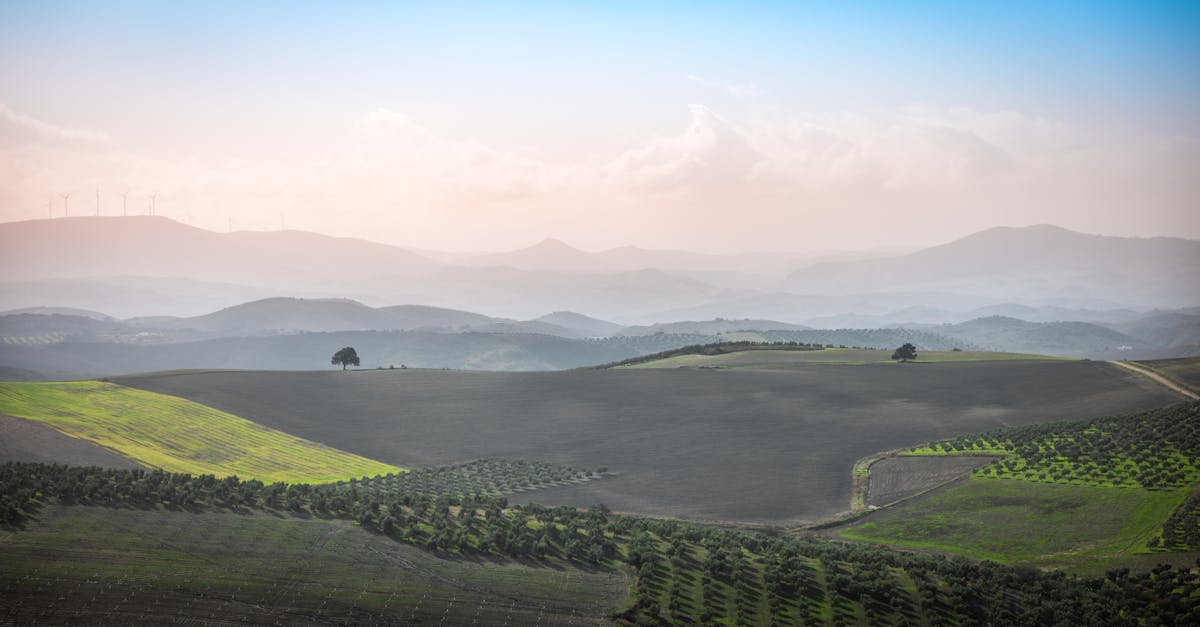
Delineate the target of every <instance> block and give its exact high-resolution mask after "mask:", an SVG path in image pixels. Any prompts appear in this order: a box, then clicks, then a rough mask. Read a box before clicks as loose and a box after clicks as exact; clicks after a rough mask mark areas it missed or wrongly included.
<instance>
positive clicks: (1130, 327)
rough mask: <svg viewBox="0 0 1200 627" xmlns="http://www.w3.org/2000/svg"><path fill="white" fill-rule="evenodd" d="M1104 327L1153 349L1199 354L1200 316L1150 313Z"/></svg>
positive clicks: (1168, 312) (1175, 312)
mask: <svg viewBox="0 0 1200 627" xmlns="http://www.w3.org/2000/svg"><path fill="white" fill-rule="evenodd" d="M1192 311H1195V310H1192ZM1106 326H1108V327H1109V328H1111V329H1113V330H1115V331H1118V332H1121V333H1124V334H1126V335H1130V336H1132V337H1135V338H1137V339H1139V340H1142V341H1144V342H1147V343H1149V344H1152V345H1154V346H1162V347H1167V348H1190V349H1191V350H1192V351H1194V354H1200V313H1189V312H1188V311H1186V310H1180V311H1152V312H1150V313H1148V314H1146V315H1144V316H1140V317H1138V318H1136V319H1134V320H1128V321H1125V322H1121V323H1116V324H1109V325H1106Z"/></svg>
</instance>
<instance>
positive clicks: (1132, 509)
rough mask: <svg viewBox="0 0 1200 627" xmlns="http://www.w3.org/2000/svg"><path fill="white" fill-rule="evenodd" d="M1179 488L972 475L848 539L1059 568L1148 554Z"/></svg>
mask: <svg viewBox="0 0 1200 627" xmlns="http://www.w3.org/2000/svg"><path fill="white" fill-rule="evenodd" d="M1181 497H1182V494H1181V492H1180V491H1179V490H1159V491H1152V490H1145V489H1136V488H1135V489H1124V490H1115V489H1110V488H1102V487H1094V486H1082V485H1060V484H1052V483H1032V482H1028V481H1013V480H1007V479H984V478H972V479H971V480H969V481H966V482H964V483H962V484H959V485H955V486H952V487H950V488H948V489H946V490H943V491H941V492H938V493H935V494H932V495H930V496H928V497H926V498H922V499H920V500H919V501H918V502H914V503H912V504H911V505H908V506H904V507H899V508H896V509H892V510H883V511H880V512H876V513H875V514H872V515H871V516H870V517H869V518H868V519H866V520H865V521H863V522H860V523H857V524H855V525H852V526H851V527H849V528H847V529H845V530H844V531H842V532H840V535H841V536H842V537H845V538H848V539H853V540H868V541H871V542H881V543H885V544H890V545H896V546H905V547H913V548H925V549H935V550H939V551H946V552H950V553H956V554H960V555H965V556H968V557H973V558H977V559H988V560H993V561H997V562H1001V563H1006V564H1035V565H1042V566H1051V565H1053V566H1060V565H1064V564H1074V563H1079V562H1081V561H1088V560H1098V559H1103V558H1109V557H1120V556H1122V555H1125V554H1129V553H1135V552H1144V551H1145V546H1146V542H1147V540H1148V539H1149V538H1150V537H1152V536H1154V535H1156V534H1157V532H1158V530H1159V528H1160V527H1161V525H1162V521H1163V520H1165V519H1166V518H1167V517H1168V516H1170V514H1171V512H1172V510H1174V508H1175V507H1176V505H1177V504H1178V503H1179V501H1180V498H1181Z"/></svg>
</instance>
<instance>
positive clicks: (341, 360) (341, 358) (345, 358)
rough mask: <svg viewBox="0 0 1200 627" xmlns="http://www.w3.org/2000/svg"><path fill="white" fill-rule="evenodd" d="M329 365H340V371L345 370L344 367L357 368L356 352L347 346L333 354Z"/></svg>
mask: <svg viewBox="0 0 1200 627" xmlns="http://www.w3.org/2000/svg"><path fill="white" fill-rule="evenodd" d="M329 363H331V364H333V365H335V366H336V365H339V364H341V366H342V370H345V369H346V366H357V365H358V364H359V360H358V351H356V350H354V347H353V346H347V347H345V348H343V349H341V350H339V351H338V352H336V353H334V354H333V359H330V360H329Z"/></svg>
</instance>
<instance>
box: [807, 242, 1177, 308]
mask: <svg viewBox="0 0 1200 627" xmlns="http://www.w3.org/2000/svg"><path fill="white" fill-rule="evenodd" d="M1198 266H1200V242H1196V241H1192V240H1186V239H1177V238H1166V237H1156V238H1149V239H1139V238H1124V237H1106V236H1099V235H1085V234H1083V233H1076V232H1073V231H1068V230H1066V229H1062V228H1059V227H1055V226H1050V225H1040V226H1031V227H1024V228H1009V227H997V228H993V229H988V230H986V231H981V232H979V233H975V234H973V235H970V236H967V237H964V238H962V239H959V240H955V241H953V242H950V243H947V244H943V245H941V246H934V247H932V248H927V249H924V250H920V251H917V252H915V253H911V254H908V255H902V256H899V257H891V258H887V259H875V260H865V261H852V262H841V263H825V264H817V265H814V266H811V267H808V268H803V269H800V270H797V271H796V272H794V273H793V274H791V275H790V276H789V277H788V279H787V285H788V287H789V288H790V289H792V290H795V291H798V292H803V293H816V294H852V293H870V292H881V291H883V292H886V291H899V290H907V291H919V290H929V291H946V292H961V293H965V294H975V295H989V296H994V297H997V298H1005V299H1009V300H1023V301H1029V302H1034V303H1040V304H1059V305H1064V304H1070V305H1072V306H1077V305H1078V304H1084V303H1089V302H1097V303H1098V302H1108V303H1122V304H1124V305H1128V306H1139V307H1145V306H1149V305H1158V306H1174V307H1179V306H1194V305H1195V304H1196V302H1197V301H1200V287H1197V285H1196V284H1195V281H1194V277H1193V276H1192V272H1191V269H1192V268H1196V267H1198Z"/></svg>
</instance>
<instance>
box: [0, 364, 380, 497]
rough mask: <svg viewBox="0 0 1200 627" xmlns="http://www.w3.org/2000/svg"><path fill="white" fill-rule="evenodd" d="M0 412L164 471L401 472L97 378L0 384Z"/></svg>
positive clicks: (315, 476) (269, 476) (266, 474)
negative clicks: (92, 379) (94, 379)
mask: <svg viewBox="0 0 1200 627" xmlns="http://www.w3.org/2000/svg"><path fill="white" fill-rule="evenodd" d="M0 413H3V414H8V415H10V416H16V417H18V418H25V419H28V420H34V421H37V422H40V423H43V424H46V425H48V426H50V427H53V428H54V429H57V430H58V431H61V432H62V433H65V434H67V435H69V436H72V437H76V438H80V439H83V440H87V441H89V442H93V443H95V444H98V445H100V446H102V447H105V448H108V449H111V450H114V451H116V452H118V453H120V454H122V455H124V456H125V457H128V458H129V459H132V460H134V461H137V462H139V463H141V464H143V465H146V466H150V467H155V468H161V469H163V470H166V471H169V472H181V473H191V474H212V475H217V476H229V475H238V476H239V477H242V478H244V479H251V478H252V479H258V480H260V481H264V482H273V481H286V482H293V483H294V482H306V483H325V482H330V481H337V480H339V479H347V478H350V477H362V476H373V475H376V474H387V473H395V472H403V469H401V468H398V467H396V466H392V465H389V464H384V463H381V462H377V461H374V460H371V459H367V458H365V457H361V456H358V455H354V454H351V453H346V452H344V451H340V450H337V449H334V448H330V447H328V446H325V445H322V444H319V443H317V442H312V441H309V440H305V439H303V438H298V437H295V436H291V435H288V434H286V433H283V432H280V431H276V430H274V429H269V428H267V427H263V426H261V425H259V424H256V423H254V422H251V421H249V420H246V419H244V418H240V417H238V416H234V415H232V414H228V413H225V412H222V411H218V410H216V409H213V408H211V407H208V406H205V405H201V404H199V403H195V402H193V401H189V400H185V399H182V398H178V397H174V396H167V395H165V394H158V393H154V392H147V391H144V390H138V389H133V388H128V387H124V386H121V385H117V384H114V383H107V382H101V381H75V382H67V383H0ZM329 418H330V420H336V419H337V416H330V417H329Z"/></svg>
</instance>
